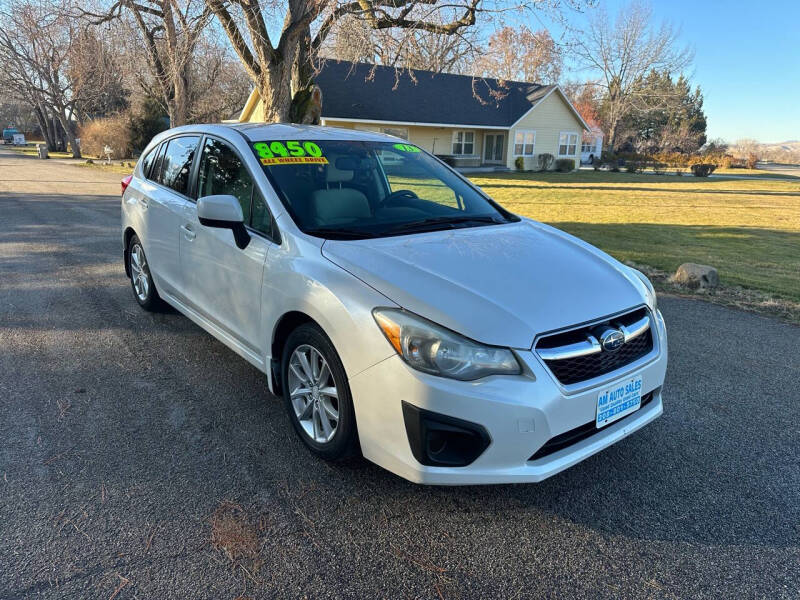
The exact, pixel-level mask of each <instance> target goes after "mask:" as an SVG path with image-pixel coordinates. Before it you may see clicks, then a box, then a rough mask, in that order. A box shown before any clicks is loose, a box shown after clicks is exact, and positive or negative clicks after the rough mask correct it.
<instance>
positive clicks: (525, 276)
mask: <svg viewBox="0 0 800 600" xmlns="http://www.w3.org/2000/svg"><path fill="white" fill-rule="evenodd" d="M573 240H575V238H571V239H570V238H569V237H567V236H566V235H565V234H562V233H561V232H559V231H557V230H555V229H553V228H551V227H545V226H543V225H538V224H536V223H534V222H533V221H529V220H523V221H521V222H519V223H510V224H508V225H500V226H494V227H472V228H466V229H455V230H449V231H433V232H429V233H419V234H414V235H404V236H397V237H388V238H379V239H367V240H358V241H327V242H325V245H324V246H323V247H322V253H323V255H325V256H326V257H328V258H330V259H331V260H332V261H333V262H335V263H336V264H338V265H339V266H340V267H342V268H343V269H346V270H348V271H350V272H351V273H353V274H354V275H356V276H357V277H358V278H359V279H361V280H363V281H365V282H366V283H367V284H369V285H370V286H372V287H374V288H375V289H376V290H378V291H380V292H382V293H383V294H385V295H386V296H388V297H389V298H392V299H393V300H395V301H396V302H397V303H398V304H400V305H401V306H403V307H404V308H406V309H408V310H410V311H411V312H414V313H416V314H419V315H422V316H424V317H425V318H427V319H430V320H431V321H434V322H435V323H439V324H440V325H444V326H445V327H448V328H449V329H452V330H453V331H457V332H458V333H460V334H462V335H465V336H467V337H468V338H471V339H473V340H476V341H479V342H482V343H484V344H492V345H495V346H511V347H512V348H530V347H531V344H532V343H533V338H534V336H535V335H536V334H537V333H539V332H543V331H551V330H555V329H561V328H563V327H569V326H571V325H575V324H576V323H582V322H585V321H590V320H593V319H596V318H599V317H603V316H605V315H609V314H613V313H615V312H617V311H619V309H620V306H625V307H630V306H635V305H636V304H640V303H641V302H642V295H641V291H640V286H641V285H642V284H641V282H640V281H639V280H638V279H636V280H635V281H634V280H633V279H631V277H630V276H629V275H627V274H626V271H627V269H625V268H624V267H623V268H621V265H619V263H617V262H616V261H615V260H613V259H612V258H610V257H609V256H608V255H605V254H603V253H601V252H600V251H599V250H597V249H595V248H591V250H589V251H587V249H586V248H585V247H582V246H581V245H578V244H576V243H575V241H573ZM634 279H635V278H634ZM476 315H481V318H479V319H476V318H475V316H476Z"/></svg>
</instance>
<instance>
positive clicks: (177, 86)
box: [165, 74, 189, 127]
mask: <svg viewBox="0 0 800 600" xmlns="http://www.w3.org/2000/svg"><path fill="white" fill-rule="evenodd" d="M167 94H168V95H169V97H168V98H166V101H167V112H168V113H169V123H170V127H180V126H181V125H186V124H187V123H188V122H189V83H188V78H187V76H186V75H185V74H183V75H181V74H179V75H175V77H173V78H172V81H171V82H170V88H169V90H168V92H167ZM167 94H165V95H167Z"/></svg>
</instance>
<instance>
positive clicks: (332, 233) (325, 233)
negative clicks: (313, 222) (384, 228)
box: [303, 227, 375, 240]
mask: <svg viewBox="0 0 800 600" xmlns="http://www.w3.org/2000/svg"><path fill="white" fill-rule="evenodd" d="M303 231H304V232H305V233H307V234H309V235H315V236H317V237H323V238H327V239H330V240H364V239H367V238H374V237H375V234H374V233H369V232H367V231H357V230H355V229H339V228H336V227H317V228H316V229H304V230H303Z"/></svg>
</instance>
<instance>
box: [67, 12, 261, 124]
mask: <svg viewBox="0 0 800 600" xmlns="http://www.w3.org/2000/svg"><path fill="white" fill-rule="evenodd" d="M254 1H255V0H254ZM78 12H79V14H80V15H82V16H83V17H86V18H88V19H89V20H90V21H91V22H92V23H94V24H96V25H100V24H103V23H109V22H111V21H115V20H122V19H125V20H130V21H131V22H132V25H133V28H132V29H133V30H134V31H136V32H137V33H138V39H139V40H140V41H141V43H142V44H143V45H144V50H145V54H146V57H147V66H148V69H149V71H150V75H151V79H152V82H153V87H154V88H155V90H154V92H156V93H157V97H159V98H161V99H162V101H163V103H164V106H165V107H166V109H167V113H168V114H169V119H170V123H171V124H172V126H173V127H175V126H178V125H184V124H186V123H188V122H189V115H190V110H191V106H190V104H191V96H192V86H193V83H194V82H193V80H192V63H193V59H194V57H195V50H196V48H197V44H198V40H199V39H200V36H201V35H202V33H203V30H204V29H205V27H206V26H207V25H208V22H209V19H210V16H211V11H210V10H209V9H208V8H207V7H206V6H205V5H204V4H203V2H202V0H103V1H102V2H101V4H100V5H99V7H98V8H95V9H90V10H86V9H83V8H79V9H78Z"/></svg>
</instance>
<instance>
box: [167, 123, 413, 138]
mask: <svg viewBox="0 0 800 600" xmlns="http://www.w3.org/2000/svg"><path fill="white" fill-rule="evenodd" d="M231 130H235V131H238V132H239V133H240V134H242V135H243V136H244V137H245V138H247V139H248V140H249V141H251V142H263V141H267V140H354V141H372V142H396V141H397V140H398V139H399V138H396V137H394V136H391V135H386V134H383V133H377V132H374V131H360V130H357V129H344V128H340V127H323V126H320V125H300V124H291V123H214V124H206V125H184V126H182V127H175V128H174V129H170V130H169V131H166V132H164V133H165V134H169V135H174V134H176V133H183V132H186V133H198V132H200V133H208V134H212V135H213V134H214V133H216V134H218V135H224V134H225V133H228V135H230V131H231Z"/></svg>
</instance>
